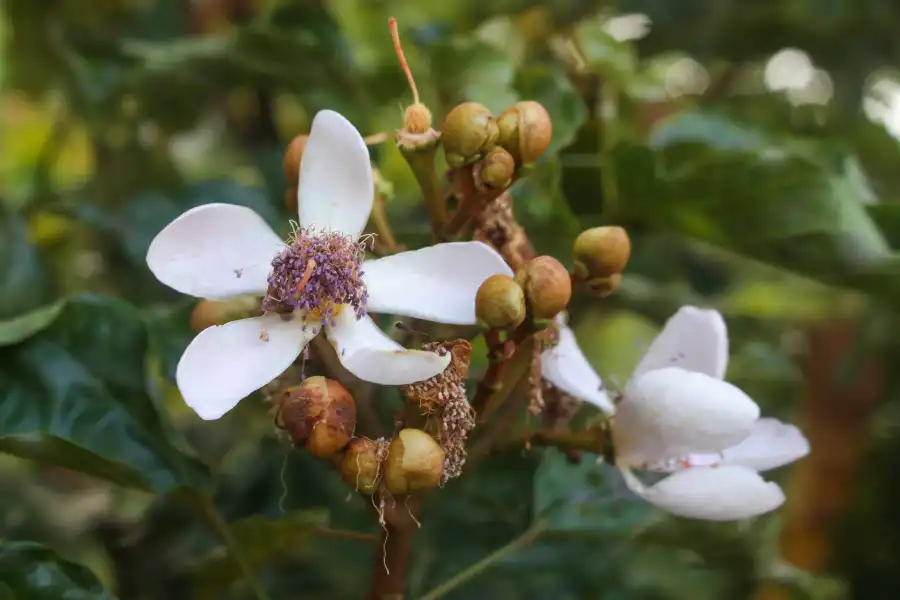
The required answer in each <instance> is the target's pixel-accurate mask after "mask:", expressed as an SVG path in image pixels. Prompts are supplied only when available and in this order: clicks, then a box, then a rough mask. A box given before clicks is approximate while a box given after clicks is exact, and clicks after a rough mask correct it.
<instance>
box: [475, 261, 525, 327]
mask: <svg viewBox="0 0 900 600" xmlns="http://www.w3.org/2000/svg"><path fill="white" fill-rule="evenodd" d="M475 316H476V318H477V319H478V324H479V325H481V326H482V327H484V328H486V329H515V328H516V327H518V326H519V325H521V324H522V321H524V320H525V292H524V291H523V290H522V287H521V286H520V285H519V284H518V283H516V282H515V280H514V279H513V278H512V277H510V276H508V275H503V274H497V275H491V276H490V277H488V278H487V279H485V280H484V282H483V283H482V284H481V286H480V287H479V288H478V292H477V293H476V294H475Z"/></svg>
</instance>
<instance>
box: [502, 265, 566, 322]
mask: <svg viewBox="0 0 900 600" xmlns="http://www.w3.org/2000/svg"><path fill="white" fill-rule="evenodd" d="M516 283H518V284H519V285H520V286H522V289H523V290H525V298H526V300H527V301H528V307H529V308H530V309H531V313H532V315H533V316H534V318H536V319H552V318H553V317H554V316H556V314H557V313H559V312H560V311H561V310H563V309H564V308H565V307H566V305H568V304H569V299H570V298H571V297H572V280H571V278H570V277H569V272H568V271H566V268H565V267H564V266H563V265H562V263H560V262H559V261H558V260H556V259H555V258H553V257H552V256H538V257H537V258H532V259H531V260H529V261H528V262H526V263H525V264H523V265H522V266H521V267H519V270H518V271H516Z"/></svg>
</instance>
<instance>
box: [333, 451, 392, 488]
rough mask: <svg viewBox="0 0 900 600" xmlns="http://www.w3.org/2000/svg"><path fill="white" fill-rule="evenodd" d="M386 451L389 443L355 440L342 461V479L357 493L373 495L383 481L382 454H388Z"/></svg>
mask: <svg viewBox="0 0 900 600" xmlns="http://www.w3.org/2000/svg"><path fill="white" fill-rule="evenodd" d="M382 447H384V449H383V450H382ZM386 451H387V442H384V441H382V442H380V443H379V442H377V441H375V440H370V439H368V438H353V439H352V440H350V444H349V445H348V446H347V450H346V451H345V452H344V459H343V460H342V461H341V477H343V478H344V481H346V482H347V483H349V484H350V485H352V486H353V487H354V489H356V491H358V492H361V493H363V494H366V495H369V496H370V495H372V494H373V493H375V491H376V490H377V489H378V484H379V482H380V480H381V462H382V458H383V456H382V454H383V453H384V454H386Z"/></svg>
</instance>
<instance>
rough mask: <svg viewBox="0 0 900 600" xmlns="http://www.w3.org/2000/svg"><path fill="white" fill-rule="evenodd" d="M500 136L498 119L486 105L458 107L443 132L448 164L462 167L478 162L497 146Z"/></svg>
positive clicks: (472, 103) (445, 122)
mask: <svg viewBox="0 0 900 600" xmlns="http://www.w3.org/2000/svg"><path fill="white" fill-rule="evenodd" d="M499 133H500V132H499V130H498V129H497V123H496V122H495V121H494V116H493V115H492V114H491V111H489V110H488V109H487V107H485V106H484V105H483V104H478V103H477V102H463V103H462V104H457V105H456V106H455V107H453V110H451V111H450V112H449V113H447V117H446V118H445V119H444V125H443V128H442V129H441V140H442V141H443V144H444V153H445V154H446V157H447V163H448V164H449V165H450V166H451V167H458V166H461V165H465V164H469V163H472V162H475V161H476V160H478V159H480V158H481V157H482V156H484V155H485V153H486V152H487V151H488V150H490V149H491V148H492V147H493V146H494V144H495V143H496V141H497V136H498V135H499Z"/></svg>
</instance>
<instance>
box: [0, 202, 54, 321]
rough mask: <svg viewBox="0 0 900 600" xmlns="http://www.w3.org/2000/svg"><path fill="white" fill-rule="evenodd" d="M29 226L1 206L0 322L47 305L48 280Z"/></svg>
mask: <svg viewBox="0 0 900 600" xmlns="http://www.w3.org/2000/svg"><path fill="white" fill-rule="evenodd" d="M45 275H46V274H45V273H44V268H43V265H42V263H41V260H40V256H39V255H38V251H37V248H35V247H34V245H32V243H31V241H30V240H29V239H28V224H27V223H26V222H25V221H24V220H23V219H22V218H21V217H19V216H18V215H16V214H13V213H11V212H8V211H6V210H5V209H3V208H2V207H0V319H7V318H10V317H16V316H19V315H20V314H22V313H25V312H28V311H30V310H34V309H35V308H38V307H40V306H41V305H42V304H44V303H46V302H47V301H48V300H49V298H48V295H47V279H46V277H45Z"/></svg>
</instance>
